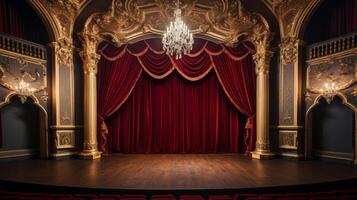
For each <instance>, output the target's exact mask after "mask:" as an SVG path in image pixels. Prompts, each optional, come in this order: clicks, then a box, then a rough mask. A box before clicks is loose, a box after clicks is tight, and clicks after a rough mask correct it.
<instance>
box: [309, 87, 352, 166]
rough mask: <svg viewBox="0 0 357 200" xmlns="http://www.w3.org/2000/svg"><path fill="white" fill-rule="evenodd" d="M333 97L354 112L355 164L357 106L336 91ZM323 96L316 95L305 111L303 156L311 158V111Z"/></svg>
mask: <svg viewBox="0 0 357 200" xmlns="http://www.w3.org/2000/svg"><path fill="white" fill-rule="evenodd" d="M335 97H339V98H340V99H341V100H342V102H341V103H342V104H343V105H345V106H347V107H348V108H349V109H350V110H352V111H353V113H354V116H353V117H354V133H353V134H354V144H355V146H354V159H353V163H354V164H355V165H357V108H356V107H355V106H354V105H352V104H351V103H350V102H348V99H347V97H346V96H345V95H344V94H342V93H340V92H338V93H336V95H335ZM323 98H324V96H323V95H322V94H320V95H319V96H317V97H316V99H315V100H314V103H313V104H312V105H311V106H310V107H309V109H308V110H307V111H306V116H305V149H304V150H305V158H306V159H311V158H312V118H311V117H312V111H313V110H314V109H315V108H316V107H317V106H318V105H319V104H320V102H321V100H322V99H323Z"/></svg>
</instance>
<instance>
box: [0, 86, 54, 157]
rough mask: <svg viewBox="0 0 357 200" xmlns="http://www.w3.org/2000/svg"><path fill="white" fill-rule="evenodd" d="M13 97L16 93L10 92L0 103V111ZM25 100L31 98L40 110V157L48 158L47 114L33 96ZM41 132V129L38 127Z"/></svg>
mask: <svg viewBox="0 0 357 200" xmlns="http://www.w3.org/2000/svg"><path fill="white" fill-rule="evenodd" d="M14 96H19V94H17V93H16V92H10V93H9V94H8V95H7V96H6V97H5V99H4V101H2V102H0V110H1V109H2V108H4V107H5V106H7V105H9V104H10V103H11V99H12V98H13V97H14ZM27 98H31V99H32V101H33V104H34V105H35V106H36V107H37V108H38V109H39V110H40V113H41V115H42V116H43V118H44V119H43V120H42V122H40V123H41V125H42V124H43V128H44V130H43V131H40V157H41V158H48V157H49V147H48V114H47V111H46V109H45V108H44V107H43V106H42V105H41V104H40V101H39V100H38V98H37V97H36V96H35V95H30V96H28V97H27ZM40 130H41V127H40Z"/></svg>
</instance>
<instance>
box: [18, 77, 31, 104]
mask: <svg viewBox="0 0 357 200" xmlns="http://www.w3.org/2000/svg"><path fill="white" fill-rule="evenodd" d="M15 91H16V93H17V94H18V96H19V97H20V100H21V103H25V102H26V99H27V97H28V96H31V95H33V94H34V92H35V89H34V88H31V87H30V84H29V83H27V82H25V81H24V80H22V79H21V81H20V82H19V83H18V86H15Z"/></svg>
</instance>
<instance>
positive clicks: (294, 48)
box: [279, 37, 299, 65]
mask: <svg viewBox="0 0 357 200" xmlns="http://www.w3.org/2000/svg"><path fill="white" fill-rule="evenodd" d="M298 44H299V40H298V39H296V38H294V37H286V38H284V39H283V40H282V42H281V44H280V45H279V47H280V53H281V59H282V63H283V65H288V64H291V63H293V62H295V61H296V59H297V56H298Z"/></svg>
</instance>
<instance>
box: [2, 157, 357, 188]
mask: <svg viewBox="0 0 357 200" xmlns="http://www.w3.org/2000/svg"><path fill="white" fill-rule="evenodd" d="M352 178H357V168H356V167H354V166H353V165H348V164H336V163H327V162H321V161H320V162H317V161H292V160H282V159H276V160H252V159H250V158H248V157H243V156H241V155H237V154H181V155H178V154H149V155H142V154H137V155H135V154H115V155H110V156H104V157H102V158H101V159H100V160H95V161H89V160H78V159H67V160H56V161H54V160H27V161H11V162H2V163H0V180H2V181H11V182H21V183H34V184H40V185H51V186H66V187H68V186H69V187H79V188H96V189H136V190H161V189H164V190H166V189H175V190H176V189H243V188H261V187H274V186H289V185H302V184H312V183H322V182H332V181H339V180H345V179H352Z"/></svg>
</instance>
